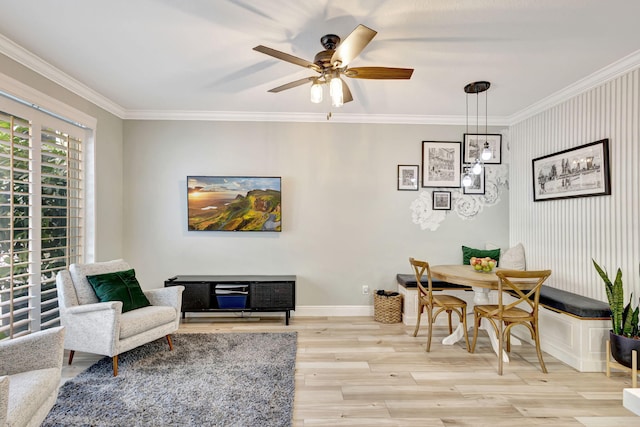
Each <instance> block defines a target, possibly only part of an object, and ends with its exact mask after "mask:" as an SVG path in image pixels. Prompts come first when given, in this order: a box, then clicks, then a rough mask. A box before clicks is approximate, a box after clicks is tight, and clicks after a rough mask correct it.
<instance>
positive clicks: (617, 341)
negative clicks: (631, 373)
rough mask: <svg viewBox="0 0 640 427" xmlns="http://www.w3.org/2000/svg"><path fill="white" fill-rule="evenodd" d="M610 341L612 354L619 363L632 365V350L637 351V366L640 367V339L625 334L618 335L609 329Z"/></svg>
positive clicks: (628, 366) (627, 365)
mask: <svg viewBox="0 0 640 427" xmlns="http://www.w3.org/2000/svg"><path fill="white" fill-rule="evenodd" d="M609 342H610V343H611V355H612V356H613V358H614V359H615V360H616V362H618V363H619V364H621V365H623V366H626V367H627V368H630V367H631V361H632V358H631V351H632V350H635V351H637V354H636V359H637V363H638V364H637V366H638V367H640V340H636V339H633V338H627V337H625V336H624V335H616V334H614V333H613V331H609Z"/></svg>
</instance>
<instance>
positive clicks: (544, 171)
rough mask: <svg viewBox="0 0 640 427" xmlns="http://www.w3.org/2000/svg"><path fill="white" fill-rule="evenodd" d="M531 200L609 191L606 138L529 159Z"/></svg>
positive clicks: (605, 193) (590, 194)
mask: <svg viewBox="0 0 640 427" xmlns="http://www.w3.org/2000/svg"><path fill="white" fill-rule="evenodd" d="M531 163H532V172H533V177H532V178H533V201H534V202H539V201H542V200H551V199H566V198H570V197H590V196H606V195H610V194H611V178H610V172H609V140H608V139H602V140H600V141H596V142H591V143H589V144H584V145H580V146H578V147H575V148H570V149H568V150H564V151H559V152H557V153H554V154H549V155H547V156H543V157H538V158H537V159H533V160H532V161H531Z"/></svg>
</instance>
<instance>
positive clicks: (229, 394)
mask: <svg viewBox="0 0 640 427" xmlns="http://www.w3.org/2000/svg"><path fill="white" fill-rule="evenodd" d="M172 339H173V351H169V347H168V345H167V342H166V339H164V338H163V339H160V340H157V341H154V342H152V343H149V344H146V345H143V346H141V347H138V348H137V349H134V350H131V351H128V352H126V353H123V354H121V355H120V357H119V363H118V367H119V369H118V376H117V377H115V378H114V377H113V371H112V365H111V358H108V357H106V358H104V359H102V360H100V361H98V362H97V363H96V364H94V365H93V366H91V367H90V368H89V369H87V370H86V371H84V372H83V373H81V374H80V375H78V376H77V377H75V378H74V379H71V380H69V381H67V382H66V383H65V384H64V385H63V386H62V387H61V388H60V393H59V395H58V400H57V402H56V404H55V406H54V407H53V408H52V409H51V412H50V413H49V415H48V416H47V418H46V419H45V421H44V423H43V424H42V425H43V426H289V425H291V420H292V415H293V394H294V377H295V375H294V374H295V372H294V371H295V358H296V347H297V345H296V333H295V332H293V333H219V334H174V335H172Z"/></svg>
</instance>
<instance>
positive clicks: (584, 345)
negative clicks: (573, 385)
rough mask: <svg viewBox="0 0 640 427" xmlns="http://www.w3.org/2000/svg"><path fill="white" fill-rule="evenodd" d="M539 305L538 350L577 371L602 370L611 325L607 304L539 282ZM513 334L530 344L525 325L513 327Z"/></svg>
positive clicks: (604, 366)
mask: <svg viewBox="0 0 640 427" xmlns="http://www.w3.org/2000/svg"><path fill="white" fill-rule="evenodd" d="M540 305H541V307H540V310H539V312H538V321H539V323H540V344H541V346H542V350H543V351H544V352H546V353H549V354H550V355H552V356H553V357H555V358H556V359H559V360H561V361H563V362H564V363H566V364H568V365H570V366H572V367H574V368H575V369H577V370H578V371H580V372H604V371H605V368H606V345H605V344H606V340H607V338H608V331H609V329H611V311H610V310H609V304H607V303H605V302H602V301H599V300H595V299H593V298H588V297H585V296H582V295H578V294H574V293H573V292H568V291H564V290H562V289H557V288H554V287H553V286H552V285H542V290H541V291H540ZM513 334H514V335H515V336H517V337H518V338H520V339H522V340H523V341H527V342H529V343H531V344H533V342H532V341H531V336H530V335H529V332H528V331H527V330H526V329H524V328H522V329H518V328H514V329H513Z"/></svg>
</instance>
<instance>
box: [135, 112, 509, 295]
mask: <svg viewBox="0 0 640 427" xmlns="http://www.w3.org/2000/svg"><path fill="white" fill-rule="evenodd" d="M494 131H495V130H494ZM463 132H464V127H462V126H435V125H434V126H427V125H424V126H420V125H372V124H367V125H358V124H337V123H330V122H329V123H273V122H248V123H245V122H199V121H134V120H131V121H126V122H125V124H124V141H125V144H124V182H125V188H124V212H125V218H126V220H125V230H124V231H125V232H124V247H125V251H124V253H125V257H126V258H127V259H128V260H129V261H130V262H131V263H132V265H134V266H135V267H136V271H137V273H138V275H139V276H140V277H141V279H142V283H145V286H147V287H157V286H162V283H163V281H164V279H166V278H167V277H170V276H173V275H176V274H296V275H297V276H298V289H297V292H298V294H297V303H298V305H301V306H325V307H332V306H364V305H369V304H371V297H370V296H364V295H362V285H369V287H370V289H372V290H373V289H376V288H377V289H383V288H384V289H395V287H396V283H395V275H396V273H409V272H410V271H411V270H410V267H409V263H408V257H409V256H414V257H418V258H424V259H427V260H429V261H430V262H431V263H433V264H441V263H449V264H451V263H460V262H461V249H460V246H461V245H463V244H464V245H468V246H473V247H481V248H484V245H485V243H486V242H488V241H490V242H494V243H497V244H499V245H501V246H503V247H506V246H507V244H508V241H509V238H508V222H509V220H508V197H507V195H506V192H505V194H502V200H501V202H500V203H498V204H497V205H495V206H492V207H488V208H485V209H484V210H483V211H482V213H481V214H480V215H478V216H476V217H475V218H474V219H472V220H462V219H460V218H459V217H458V216H456V215H455V214H454V213H453V212H451V213H449V214H448V215H447V218H446V219H445V221H444V222H443V223H442V224H441V226H440V228H438V229H437V230H436V231H425V230H421V229H420V227H419V226H418V225H416V224H414V223H413V222H412V215H411V210H410V209H409V206H410V204H411V202H412V201H414V200H415V199H417V198H418V195H419V192H418V191H397V189H396V187H397V165H398V164H418V165H419V164H420V163H421V155H422V154H421V150H422V143H421V141H423V140H436V141H437V140H440V141H460V140H461V138H462V134H463ZM187 175H240V176H242V175H249V176H260V175H265V176H281V177H282V193H283V194H282V197H283V231H282V232H281V233H225V232H193V231H191V232H189V231H187V214H186V177H187Z"/></svg>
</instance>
